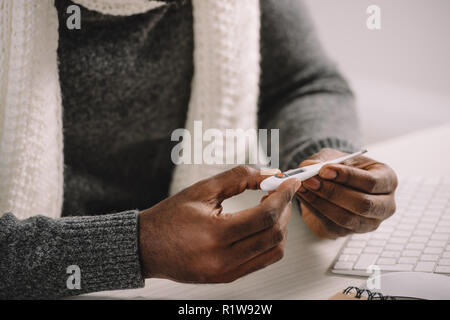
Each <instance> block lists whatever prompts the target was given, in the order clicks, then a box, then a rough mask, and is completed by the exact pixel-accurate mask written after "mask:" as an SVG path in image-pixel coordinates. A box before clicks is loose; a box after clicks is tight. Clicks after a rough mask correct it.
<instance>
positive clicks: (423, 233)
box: [414, 229, 433, 237]
mask: <svg viewBox="0 0 450 320" xmlns="http://www.w3.org/2000/svg"><path fill="white" fill-rule="evenodd" d="M432 233H433V229H429V230H415V231H414V236H415V237H417V236H419V237H420V236H423V237H429V236H430V235H431V234H432Z"/></svg>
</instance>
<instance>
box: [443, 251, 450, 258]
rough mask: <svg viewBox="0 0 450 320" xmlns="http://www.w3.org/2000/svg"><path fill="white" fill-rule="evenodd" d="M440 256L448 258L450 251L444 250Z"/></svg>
mask: <svg viewBox="0 0 450 320" xmlns="http://www.w3.org/2000/svg"><path fill="white" fill-rule="evenodd" d="M442 258H450V251H446V252H444V253H443V254H442Z"/></svg>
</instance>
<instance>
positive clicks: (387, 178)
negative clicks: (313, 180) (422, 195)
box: [319, 163, 398, 194]
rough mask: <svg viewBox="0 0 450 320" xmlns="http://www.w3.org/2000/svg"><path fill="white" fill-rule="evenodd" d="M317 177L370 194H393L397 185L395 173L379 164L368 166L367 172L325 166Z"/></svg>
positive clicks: (335, 165) (333, 165) (337, 165)
mask: <svg viewBox="0 0 450 320" xmlns="http://www.w3.org/2000/svg"><path fill="white" fill-rule="evenodd" d="M319 176H320V177H321V178H323V179H327V180H331V181H336V182H338V183H341V184H343V185H346V186H349V187H352V188H355V189H358V190H361V191H364V192H367V193H370V194H385V193H391V192H394V191H395V189H396V188H397V183H398V182H397V175H396V174H395V172H394V171H393V170H392V169H391V168H390V167H389V166H386V165H383V164H380V163H378V164H374V165H372V166H370V167H369V168H368V169H367V170H364V169H360V168H356V167H351V166H346V165H342V164H330V165H325V166H324V167H323V168H322V169H321V170H320V172H319Z"/></svg>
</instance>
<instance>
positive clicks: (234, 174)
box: [199, 166, 267, 202]
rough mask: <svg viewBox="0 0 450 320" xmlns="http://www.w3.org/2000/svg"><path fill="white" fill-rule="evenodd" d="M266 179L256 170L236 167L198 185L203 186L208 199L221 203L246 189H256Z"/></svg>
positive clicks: (247, 167)
mask: <svg viewBox="0 0 450 320" xmlns="http://www.w3.org/2000/svg"><path fill="white" fill-rule="evenodd" d="M266 178H267V177H266V176H263V175H261V172H260V171H259V170H258V169H255V168H252V167H249V166H238V167H234V168H233V169H231V170H228V171H225V172H222V173H220V174H218V175H216V176H214V177H211V178H209V179H206V180H203V181H201V182H199V183H200V184H202V185H203V187H204V188H203V190H205V191H204V192H207V193H208V195H209V196H210V197H212V198H215V199H217V200H218V201H219V202H222V201H223V200H225V199H228V198H231V197H232V196H235V195H238V194H240V193H242V192H244V191H245V190H246V189H252V190H256V189H258V188H259V185H260V183H261V182H262V181H263V180H264V179H266Z"/></svg>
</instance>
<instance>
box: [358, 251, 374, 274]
mask: <svg viewBox="0 0 450 320" xmlns="http://www.w3.org/2000/svg"><path fill="white" fill-rule="evenodd" d="M377 258H378V255H377V254H368V253H367V254H366V253H363V254H362V255H360V256H359V260H358V262H357V263H356V264H355V268H354V269H355V270H366V269H367V268H368V267H369V266H371V265H373V264H375V262H376V261H377Z"/></svg>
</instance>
